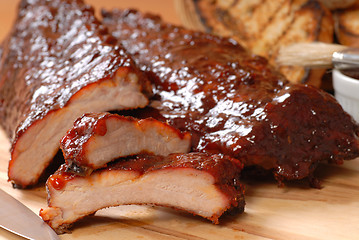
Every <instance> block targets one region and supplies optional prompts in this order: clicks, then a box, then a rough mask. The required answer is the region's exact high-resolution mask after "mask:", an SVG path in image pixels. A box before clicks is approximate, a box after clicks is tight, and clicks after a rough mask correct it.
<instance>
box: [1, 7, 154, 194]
mask: <svg viewBox="0 0 359 240" xmlns="http://www.w3.org/2000/svg"><path fill="white" fill-rule="evenodd" d="M150 91H151V89H150V84H149V82H148V80H147V79H146V77H145V76H144V75H143V74H142V73H141V72H140V71H139V70H138V69H137V68H136V67H135V66H134V63H133V61H132V60H131V59H130V57H129V56H128V55H127V54H126V52H125V51H124V50H123V49H122V48H121V47H120V46H119V45H117V44H116V40H115V39H114V38H113V37H112V36H111V35H110V34H108V30H107V28H106V27H104V26H103V25H101V23H100V22H99V21H98V20H97V19H96V18H95V16H94V10H93V9H92V8H91V7H90V6H88V5H85V4H84V3H83V2H82V1H81V0H74V1H68V0H63V1H61V0H53V1H47V0H31V1H30V0H23V1H21V3H20V5H19V12H18V16H17V19H16V22H15V25H14V26H13V29H12V31H11V33H10V35H9V36H8V37H7V38H6V40H5V41H4V42H3V44H2V52H1V59H0V118H1V125H2V126H3V127H4V129H5V130H6V132H7V134H8V136H9V137H10V138H11V139H12V148H11V160H10V163H9V172H8V174H9V179H10V180H11V181H12V182H13V183H14V184H16V185H18V186H20V187H27V186H29V185H33V184H35V183H36V182H37V181H38V179H39V177H40V175H41V174H42V173H43V171H44V169H45V168H46V167H47V166H48V165H49V163H50V162H51V160H52V158H53V157H54V155H55V154H56V152H57V151H58V148H59V141H60V139H61V137H62V136H63V135H65V133H66V130H68V129H69V128H70V127H71V126H72V124H73V121H74V120H75V119H76V118H78V117H80V116H81V115H82V114H83V113H85V112H91V111H108V110H118V109H131V108H137V107H144V106H146V105H147V104H148V99H147V95H148V94H149V93H150Z"/></svg>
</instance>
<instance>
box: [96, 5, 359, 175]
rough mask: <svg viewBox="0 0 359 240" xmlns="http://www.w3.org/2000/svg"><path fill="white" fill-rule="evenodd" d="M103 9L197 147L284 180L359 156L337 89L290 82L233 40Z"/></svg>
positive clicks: (162, 109)
mask: <svg viewBox="0 0 359 240" xmlns="http://www.w3.org/2000/svg"><path fill="white" fill-rule="evenodd" d="M103 16H104V23H105V24H107V26H109V28H110V30H111V31H113V34H114V36H115V37H117V38H118V39H120V41H121V43H122V44H123V46H124V47H125V48H126V50H127V51H128V52H129V53H131V54H133V57H134V60H135V61H136V62H137V63H138V65H139V66H140V67H141V68H142V69H143V70H144V71H146V72H147V74H148V76H149V77H150V80H151V81H152V82H153V83H154V85H155V87H156V89H155V90H154V91H155V93H156V94H157V96H156V98H155V99H159V100H160V101H153V102H152V104H151V105H152V106H153V107H154V108H155V109H157V110H158V111H159V114H156V115H152V116H153V117H155V118H160V117H161V115H162V117H164V119H167V121H168V122H169V123H170V124H171V125H173V126H175V127H177V128H179V129H180V130H182V131H189V132H191V134H192V139H193V148H194V149H195V150H197V151H209V152H220V153H224V154H228V155H230V156H232V157H235V158H238V159H241V160H242V159H243V161H244V163H245V165H247V166H250V165H256V166H260V167H263V168H265V169H273V171H274V173H275V174H276V176H277V178H278V180H281V179H301V178H304V177H307V176H309V177H311V176H312V173H313V171H314V170H315V168H316V166H317V164H318V163H319V162H321V161H330V162H334V163H338V164H340V163H342V161H343V159H353V158H355V157H357V156H359V148H358V138H357V135H356V134H357V133H358V132H359V131H358V126H357V125H356V124H355V123H354V122H353V121H352V119H351V117H350V116H349V115H348V114H346V113H345V112H344V111H343V109H342V108H341V106H340V105H339V104H338V103H337V102H336V100H335V99H334V98H333V96H331V95H329V94H327V93H325V92H323V91H321V90H318V89H316V88H314V87H310V86H305V85H295V84H291V83H289V82H288V81H287V80H286V79H285V78H284V77H283V76H282V75H280V74H279V73H278V72H276V71H275V70H274V69H273V68H272V67H271V66H269V65H268V63H267V61H266V60H265V59H264V58H261V57H258V56H255V55H253V54H251V53H249V52H247V51H246V50H245V49H243V48H242V47H241V46H240V45H238V43H236V42H234V41H233V40H231V39H227V38H221V37H216V36H213V35H209V34H205V33H201V32H195V31H190V30H186V29H184V28H181V27H177V26H173V25H170V24H166V23H163V22H162V21H161V19H160V18H159V17H156V16H152V15H149V14H147V15H142V14H141V13H139V12H136V11H134V10H126V11H121V10H114V11H112V12H103ZM151 114H153V112H149V113H148V115H149V116H151Z"/></svg>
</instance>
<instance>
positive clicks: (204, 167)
mask: <svg viewBox="0 0 359 240" xmlns="http://www.w3.org/2000/svg"><path fill="white" fill-rule="evenodd" d="M185 168H189V169H195V170H199V171H204V172H207V173H209V174H210V175H211V176H213V178H214V185H216V186H217V187H218V189H219V190H221V191H222V193H223V194H225V195H226V196H227V197H228V201H229V202H230V205H231V206H240V207H242V208H243V206H244V199H243V187H242V185H241V184H240V182H239V179H240V172H241V170H242V168H243V164H242V163H241V162H239V161H238V160H236V159H233V158H230V157H228V156H223V155H217V154H214V155H213V154H208V153H187V154H171V155H169V156H167V157H164V156H154V155H138V156H136V157H127V158H121V159H118V160H117V161H116V162H113V163H110V164H109V166H108V167H107V168H104V169H99V170H97V173H99V172H101V171H116V170H126V171H136V172H139V174H140V175H143V174H146V173H149V172H153V171H161V170H165V169H185ZM75 178H82V177H81V176H78V175H77V174H74V173H70V172H68V169H67V165H65V164H64V165H63V166H62V167H61V168H60V169H59V170H58V171H57V172H56V173H55V174H53V175H52V176H51V177H50V178H49V180H48V182H47V184H49V185H51V186H52V187H53V188H54V189H56V190H61V189H63V188H64V187H65V185H66V184H67V183H68V182H69V181H71V180H73V179H75Z"/></svg>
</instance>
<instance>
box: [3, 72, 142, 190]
mask: <svg viewBox="0 0 359 240" xmlns="http://www.w3.org/2000/svg"><path fill="white" fill-rule="evenodd" d="M139 76H141V75H139V74H137V72H132V70H131V69H130V68H128V67H121V68H119V69H118V70H117V71H116V73H115V74H114V75H113V77H112V78H104V79H101V80H99V81H97V82H95V83H91V84H89V85H87V86H85V87H83V88H82V89H80V90H79V91H78V92H77V93H75V94H74V95H73V96H72V97H71V99H70V100H69V101H68V102H67V104H66V105H65V106H64V107H63V108H59V109H56V110H53V111H50V112H49V113H48V114H47V115H46V116H45V117H44V118H42V119H39V120H37V121H36V122H34V123H33V124H32V125H31V126H30V127H29V128H28V129H26V130H24V131H22V132H21V133H20V134H21V135H20V136H21V137H20V136H19V134H18V133H17V135H16V136H15V139H14V141H13V144H12V149H11V159H10V162H9V169H8V176H9V181H11V182H12V183H13V184H14V185H15V186H17V187H21V188H24V187H28V186H31V185H34V184H36V183H37V181H38V179H39V177H40V176H41V174H42V173H43V171H44V170H45V168H46V167H47V166H48V165H49V164H50V162H51V160H52V158H53V157H54V156H55V154H56V152H57V151H58V149H59V145H60V140H61V138H62V137H63V136H64V135H65V134H66V131H67V130H68V129H69V128H71V126H72V124H73V122H74V121H75V119H76V118H78V117H80V116H81V115H82V114H83V113H85V112H92V111H94V112H98V111H109V110H118V109H132V108H138V107H145V106H146V105H147V104H148V98H147V96H146V95H145V94H144V93H143V92H145V91H144V89H143V86H141V85H140V84H138V83H139V82H140V79H139ZM142 91H143V92H142ZM43 149H46V151H44V150H43ZM39 153H41V155H40V156H39ZM34 158H36V159H34Z"/></svg>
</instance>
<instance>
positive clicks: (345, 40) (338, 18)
mask: <svg viewBox="0 0 359 240" xmlns="http://www.w3.org/2000/svg"><path fill="white" fill-rule="evenodd" d="M334 20H335V34H336V36H337V39H338V41H339V43H340V44H343V45H347V46H352V47H359V1H357V2H356V3H355V5H354V6H352V7H350V8H348V9H343V10H339V11H336V12H335V15H334Z"/></svg>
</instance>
